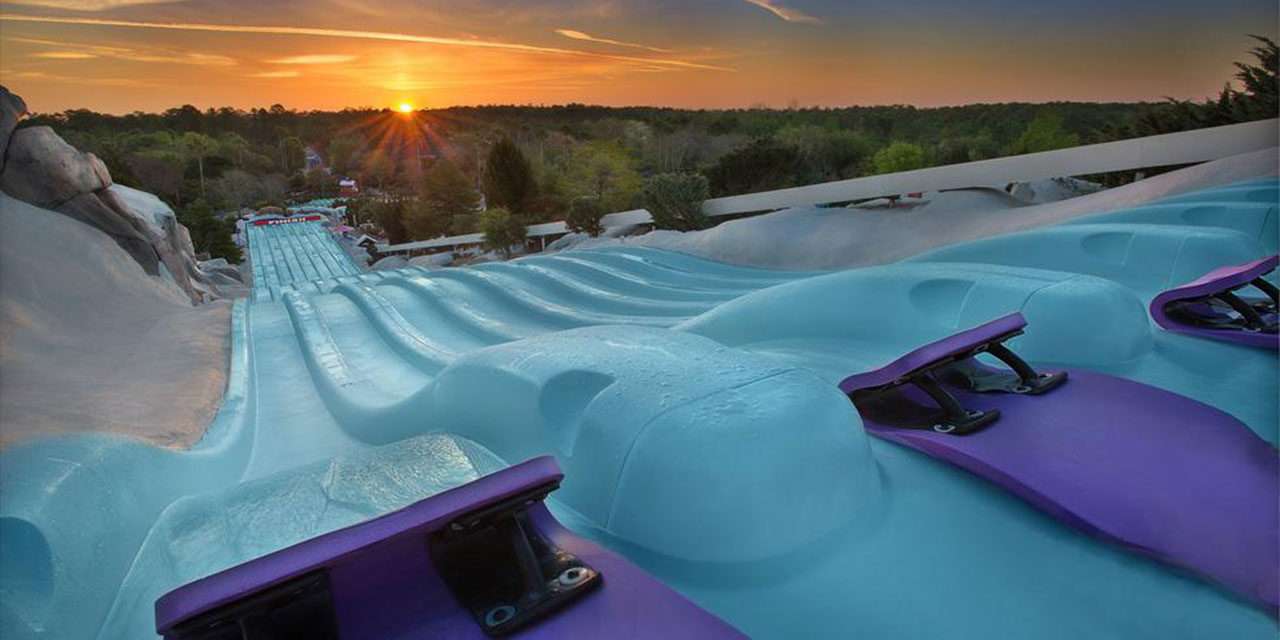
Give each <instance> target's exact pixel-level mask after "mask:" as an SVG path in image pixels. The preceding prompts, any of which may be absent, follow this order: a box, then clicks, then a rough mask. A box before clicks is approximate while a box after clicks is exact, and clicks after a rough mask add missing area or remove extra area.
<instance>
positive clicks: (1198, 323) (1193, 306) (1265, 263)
mask: <svg viewBox="0 0 1280 640" xmlns="http://www.w3.org/2000/svg"><path fill="white" fill-rule="evenodd" d="M1277 260H1278V257H1277V256H1271V257H1270V258H1262V259H1260V260H1254V261H1253V262H1250V263H1247V264H1242V265H1237V266H1232V267H1222V268H1219V269H1214V270H1213V271H1210V272H1209V273H1206V274H1204V275H1203V276H1200V277H1199V278H1198V279H1196V280H1195V281H1193V282H1189V283H1187V284H1184V285H1182V286H1181V287H1178V288H1176V289H1170V290H1168V291H1165V292H1163V293H1161V294H1160V295H1157V296H1156V297H1155V299H1153V300H1152V301H1151V318H1152V319H1154V320H1155V321H1156V324H1158V325H1160V326H1161V327H1164V328H1165V329H1167V330H1169V331H1176V332H1178V333H1185V334H1189V335H1194V336H1200V337H1204V338H1211V339H1214V340H1225V341H1227V342H1235V343H1237V344H1243V345H1248V346H1251V347H1259V348H1263V349H1277V348H1280V334H1277V332H1276V320H1277V317H1276V305H1277V298H1276V296H1277V294H1276V287H1275V285H1273V284H1271V283H1270V282H1267V281H1266V280H1264V279H1263V276H1265V275H1266V274H1268V273H1270V272H1272V271H1274V270H1275V268H1276V263H1277ZM1249 286H1252V287H1255V288H1257V289H1259V290H1260V291H1261V292H1262V293H1263V294H1264V295H1263V297H1262V298H1255V299H1245V298H1241V297H1239V296H1237V295H1236V293H1235V292H1236V291H1237V290H1239V289H1242V288H1245V287H1249Z"/></svg>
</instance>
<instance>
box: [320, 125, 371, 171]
mask: <svg viewBox="0 0 1280 640" xmlns="http://www.w3.org/2000/svg"><path fill="white" fill-rule="evenodd" d="M362 144H363V141H362V140H361V139H360V138H359V137H358V136H355V135H352V134H344V135H340V136H337V137H335V138H333V139H332V140H330V141H329V149H328V152H329V168H330V169H332V170H333V172H334V173H335V174H337V175H340V176H346V175H348V174H350V173H351V170H352V169H354V168H355V166H356V152H357V151H358V150H359V149H360V147H361V146H362Z"/></svg>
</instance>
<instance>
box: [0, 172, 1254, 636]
mask: <svg viewBox="0 0 1280 640" xmlns="http://www.w3.org/2000/svg"><path fill="white" fill-rule="evenodd" d="M1275 193H1276V188H1275V182H1274V181H1270V182H1267V183H1251V184H1248V185H1236V186H1231V187H1227V188H1223V189H1219V190H1213V191H1208V192H1201V193H1197V194H1189V195H1187V196H1182V197H1179V198H1175V199H1172V200H1170V201H1169V202H1167V203H1157V204H1153V205H1150V206H1146V207H1142V208H1139V209H1133V210H1129V211H1122V212H1114V213H1109V214H1102V215H1098V216H1090V217H1088V218H1086V219H1081V220H1080V221H1078V222H1077V223H1072V224H1068V225H1061V226H1057V227H1052V228H1046V229H1040V230H1036V231H1030V232H1024V233H1019V234H1011V235H1008V236H1001V237H997V238H990V239H986V240H981V241H977V242H972V243H967V244H964V245H958V246H955V247H948V248H946V249H942V250H938V251H935V252H933V253H931V254H929V255H925V256H920V257H918V258H916V259H915V260H913V261H911V262H906V263H900V264H894V265H886V266H881V267H874V268H867V269H858V270H850V271H844V272H838V273H830V274H813V273H791V272H772V271H766V270H760V269H750V268H740V267H734V266H730V265H724V264H718V263H713V262H709V261H706V260H702V259H699V258H694V257H691V256H687V255H681V254H675V253H669V252H661V251H655V250H647V249H635V248H625V247H623V248H609V249H600V250H593V251H573V252H569V253H565V254H561V255H554V256H535V257H530V258H526V259H522V260H517V261H514V262H510V263H503V264H490V265H483V266H478V267H474V268H466V269H448V270H434V271H427V270H420V269H414V268H408V269H402V270H399V271H394V272H375V273H361V272H359V271H358V270H357V269H356V267H355V266H354V265H352V264H350V263H349V262H347V258H346V256H345V255H344V254H342V252H341V249H340V248H338V247H337V245H336V244H334V243H333V242H332V240H331V239H329V238H328V237H327V235H326V234H325V232H324V231H323V230H322V229H321V228H320V227H319V226H317V225H311V224H293V225H280V226H278V227H264V228H255V229H254V230H253V231H251V233H250V242H251V244H250V249H251V251H250V253H251V255H252V260H253V266H254V274H255V292H254V296H253V299H252V300H250V301H242V302H241V303H239V304H238V305H237V306H236V308H235V312H234V314H233V321H234V326H233V338H234V344H233V350H232V367H231V376H230V381H229V385H228V389H227V394H226V399H225V401H224V403H223V406H222V408H221V410H220V412H219V414H218V416H217V419H216V421H215V423H214V424H213V425H212V426H211V427H210V429H209V431H208V433H207V434H206V436H205V438H204V439H203V440H202V441H201V442H200V443H199V444H198V445H197V446H196V447H194V448H193V449H191V450H189V451H172V450H165V449H159V448H155V447H151V446H147V445H143V444H140V443H137V442H133V441H129V440H125V439H122V438H115V437H108V436H81V437H65V438H57V439H48V440H41V441H34V442H29V443H26V444H22V445H18V446H14V447H10V448H8V449H6V450H5V451H3V452H0V637H5V638H23V637H49V638H124V637H128V638H138V637H149V636H150V635H154V634H153V631H152V630H151V626H150V625H151V624H152V618H151V616H152V609H151V607H152V604H153V602H154V599H155V598H156V597H157V596H159V595H160V594H161V593H163V592H164V591H166V590H168V589H171V588H173V587H176V586H179V585H180V584H182V583H184V582H187V581H190V580H193V579H196V578H199V577H202V576H203V575H207V574H208V573H211V572H213V571H216V570H218V569H222V568H225V567H228V566H231V565H234V564H236V563H238V562H242V561H245V560H248V559H251V558H253V557H256V556H259V555H262V554H264V553H267V552H270V551H272V550H275V549H278V548H281V547H283V546H287V545H289V544H292V543H294V542H297V541H299V540H302V539H305V538H308V537H311V536H314V535H318V534H320V533H323V532H325V531H329V530H332V529H334V528H337V527H341V526H345V525H347V524H351V523H352V522H355V521H358V520H360V519H363V518H367V517H371V516H373V515H377V514H379V513H382V512H385V511H388V510H391V509H394V508H397V507H399V506H403V505H404V504H406V503H408V502H411V501H413V500H416V499H418V498H420V497H423V496H425V495H429V494H432V493H435V492H438V491H440V490H443V489H446V488H449V487H452V486H456V485H458V484H461V483H463V482H467V481H469V480H471V479H474V478H475V477H478V476H479V475H482V474H484V473H488V472H491V471H493V470H496V469H498V468H501V467H502V466H504V465H506V464H511V463H515V462H519V461H522V460H524V459H527V458H529V457H532V456H535V455H541V454H547V453H549V454H552V455H555V456H556V457H557V459H558V460H559V463H560V465H561V467H562V468H563V469H564V471H565V473H566V479H565V483H564V486H563V488H562V489H561V490H560V491H558V492H557V493H556V494H555V495H554V499H553V500H552V501H551V503H550V504H551V506H552V509H553V511H555V513H556V514H557V515H558V516H559V517H560V518H561V520H562V521H563V522H565V523H566V524H567V525H568V526H570V527H571V528H573V529H575V530H576V531H578V532H579V533H581V534H583V535H586V536H589V537H591V538H594V539H596V540H598V541H601V542H602V543H604V544H606V545H607V546H609V547H611V548H613V549H615V550H617V551H619V552H621V553H623V554H625V555H627V556H628V557H630V558H631V559H632V560H633V561H635V562H637V563H638V564H640V565H641V566H643V567H644V568H646V569H648V570H649V571H651V572H652V573H653V574H655V575H656V576H657V577H659V578H660V579H662V580H664V581H665V582H667V583H668V584H671V585H672V586H674V587H675V588H677V589H678V590H680V591H681V592H682V593H684V594H686V595H688V596H689V597H691V598H693V599H694V600H695V601H696V602H698V603H699V604H701V605H702V606H704V607H706V608H708V609H709V610H711V611H712V612H714V613H716V614H717V615H719V616H721V617H723V618H724V619H725V620H727V621H729V622H730V623H731V624H734V625H735V626H737V627H739V628H740V629H742V630H743V631H744V632H746V633H748V634H749V635H751V636H753V637H761V638H790V637H818V636H855V635H856V636H865V637H954V638H979V637H1036V638H1078V637H1091V638H1097V637H1104V638H1105V637H1115V638H1128V637H1135V636H1139V637H1148V636H1150V637H1161V638H1200V637H1232V638H1273V637H1274V636H1275V633H1276V622H1275V621H1274V620H1273V619H1272V618H1270V617H1269V616H1268V614H1267V613H1266V612H1264V611H1262V610H1260V609H1258V608H1255V607H1253V606H1252V605H1250V604H1248V603H1245V602H1243V601H1241V600H1238V599H1236V598H1235V597H1234V596H1232V595H1231V594H1229V593H1228V592H1226V591H1224V590H1221V589H1219V588H1218V587H1216V586H1214V585H1211V584H1208V583H1206V582H1203V581H1201V580H1199V579H1197V578H1195V577H1192V576H1190V575H1187V574H1183V573H1179V572H1177V571H1174V570H1171V569H1169V568H1167V567H1165V566H1163V565H1159V564H1156V563H1155V562H1152V561H1149V560H1146V559H1144V558H1141V557H1138V556H1135V555H1132V554H1130V553H1128V552H1127V551H1126V550H1124V549H1120V548H1117V547H1114V546H1111V545H1108V544H1106V543H1103V542H1099V541H1098V540H1095V539H1092V538H1089V537H1086V536H1084V535H1081V534H1079V533H1077V532H1076V531H1074V530H1072V529H1069V528H1067V527H1066V526H1064V525H1062V524H1060V523H1058V522H1057V521H1054V520H1052V519H1050V518H1049V517H1047V516H1045V515H1043V514H1041V513H1040V512H1038V511H1035V510H1034V509H1032V508H1031V507H1029V506H1027V505H1026V504H1024V503H1023V502H1021V501H1019V500H1018V499H1016V498H1014V497H1012V496H1010V495H1009V494H1007V493H1005V492H1004V491H1002V490H1001V489H999V488H997V487H995V486H993V485H991V484H989V483H987V482H985V481H982V480H980V479H978V478H975V477H973V476H971V475H968V474H966V473H964V472H962V471H960V470H957V469H955V468H953V467H951V466H948V465H946V464H943V463H940V462H938V461H936V460H933V459H930V458H928V457H926V456H924V455H921V454H919V453H917V452H914V451H910V450H906V449H904V448H901V447H898V446H896V445H893V444H891V443H887V442H884V441H880V440H874V439H871V438H869V437H867V435H866V434H864V432H863V430H862V428H861V422H860V420H859V418H858V414H857V412H856V411H855V410H854V408H853V406H852V405H851V404H850V402H849V401H848V399H847V398H846V397H845V396H844V395H843V394H841V393H840V391H839V390H838V389H837V388H836V386H835V383H836V382H837V381H838V380H839V379H841V378H843V377H844V376H847V375H849V374H851V373H856V372H859V371H864V370H867V369H870V368H873V367H878V366H880V365H882V364H884V363H886V362H888V361H890V360H892V359H893V358H895V357H897V356H898V355H901V354H902V353H904V352H905V351H908V350H910V349H911V348H913V347H915V346H917V345H919V344H921V343H924V342H928V341H931V340H935V339H938V338H940V337H943V336H945V335H948V334H950V333H952V332H954V331H956V330H958V329H963V328H967V327H969V326H973V325H976V324H979V323H981V322H984V321H987V320H990V319H992V318H995V317H997V316H1000V315H1003V314H1006V313H1009V312H1013V311H1021V312H1022V313H1023V314H1024V315H1025V316H1026V318H1027V320H1028V321H1029V330H1028V332H1027V334H1026V335H1025V336H1023V337H1021V338H1018V339H1017V340H1015V341H1014V342H1013V343H1012V346H1013V347H1014V348H1015V349H1016V350H1018V351H1019V352H1020V353H1021V354H1022V355H1024V356H1025V357H1027V358H1028V359H1029V360H1031V361H1032V362H1034V363H1037V364H1040V365H1047V366H1054V365H1063V366H1072V367H1083V368H1091V369H1096V370H1100V371H1103V372H1107V373H1111V374H1113V375H1118V376H1121V377H1125V378H1130V379H1134V380H1137V381H1140V382H1144V383H1146V384H1151V385H1154V386H1158V387H1162V388H1166V389H1170V390H1172V391H1175V392H1177V393H1181V394H1183V395H1186V396H1189V397H1192V398H1195V399H1197V400H1200V401H1203V402H1206V403H1209V404H1212V405H1214V406H1217V407H1219V408H1221V409H1223V410H1225V411H1227V412H1229V413H1231V414H1232V415H1234V416H1236V417H1237V418H1239V419H1240V420H1241V421H1242V422H1244V423H1245V424H1246V425H1247V426H1248V427H1249V428H1250V429H1252V430H1254V431H1255V432H1257V433H1258V434H1259V435H1261V436H1262V437H1263V438H1265V439H1267V440H1268V441H1270V442H1271V443H1273V444H1274V443H1275V442H1276V441H1277V409H1276V403H1275V397H1276V396H1275V392H1276V389H1277V366H1276V361H1275V358H1274V354H1267V353H1261V352H1257V351H1251V350H1249V349H1246V348H1243V347H1238V346H1234V345H1230V344H1223V343H1215V342H1211V341H1206V340H1200V339H1196V338H1192V337H1187V336H1180V335H1174V334H1169V333H1166V332H1162V331H1159V330H1158V329H1157V328H1156V327H1154V325H1153V324H1152V323H1151V322H1150V319H1149V318H1148V317H1147V312H1146V306H1145V305H1146V303H1147V302H1148V301H1149V300H1150V297H1151V296H1153V295H1154V294H1155V293H1156V292H1157V291H1159V290H1161V289H1163V288H1167V287H1170V286H1174V285H1176V284H1180V283H1181V282H1185V281H1187V280H1191V279H1194V278H1195V277H1197V276H1198V275H1200V274H1201V273H1203V272H1205V271H1208V270H1210V269H1212V268H1214V267H1216V266H1221V265H1222V264H1230V263H1237V262H1243V261H1246V260H1250V259H1253V258H1256V257H1259V256H1261V255H1264V254H1265V253H1267V252H1273V251H1274V250H1275V245H1276V238H1275V235H1276V233H1275V217H1276V203H1275V202H1274V195H1275ZM1258 194H1263V195H1258ZM1266 194H1271V195H1270V196H1269V197H1270V198H1272V199H1271V200H1266V199H1265V197H1264V196H1266ZM1268 234H1269V235H1268ZM330 245H332V246H330ZM1135 481H1138V480H1135ZM1170 526H1173V525H1170ZM606 580H607V577H606Z"/></svg>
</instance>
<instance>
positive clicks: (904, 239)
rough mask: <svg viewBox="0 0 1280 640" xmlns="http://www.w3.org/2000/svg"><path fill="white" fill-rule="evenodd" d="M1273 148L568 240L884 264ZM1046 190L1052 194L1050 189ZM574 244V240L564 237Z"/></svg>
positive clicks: (1167, 184) (1133, 198)
mask: <svg viewBox="0 0 1280 640" xmlns="http://www.w3.org/2000/svg"><path fill="white" fill-rule="evenodd" d="M1277 152H1278V150H1277V149H1275V148H1272V149H1267V150H1263V151H1257V152H1254V153H1247V154H1242V155H1238V156H1232V157H1230V158H1224V159H1222V160H1216V161H1213V162H1207V163H1204V164H1200V165H1196V166H1193V167H1188V168H1186V169H1182V170H1179V171H1174V172H1170V173H1166V174H1162V175H1158V176H1155V177H1152V178H1148V179H1146V180H1141V181H1139V182H1135V183H1132V184H1129V185H1125V186H1122V187H1116V188H1114V189H1107V190H1105V191H1099V192H1097V193H1092V194H1089V195H1084V196H1080V197H1076V198H1070V199H1067V200H1060V201H1057V202H1048V203H1044V204H1033V205H1025V204H1024V203H1023V201H1021V200H1019V199H1018V198H1015V197H1014V196H1011V195H1009V194H1007V193H1004V192H1003V191H1001V190H999V189H966V190H961V191H946V192H941V193H932V194H927V197H926V200H927V202H925V203H923V204H914V203H915V202H919V201H916V200H914V199H904V200H902V201H901V202H900V203H899V204H898V205H896V206H889V205H887V204H884V203H883V201H879V203H869V204H868V205H863V206H859V207H854V208H848V209H845V208H829V209H821V208H817V207H796V208H792V209H784V210H782V211H777V212H774V213H770V214H766V215H761V216H755V217H751V218H743V219H740V220H731V221H729V222H725V223H723V224H720V225H718V226H716V227H713V228H711V229H707V230H704V231H691V232H679V231H665V230H659V231H653V232H650V233H647V234H644V235H641V236H635V237H626V238H584V237H581V236H577V237H574V238H573V239H572V240H567V241H566V242H564V243H563V244H562V245H559V246H563V247H564V248H566V249H568V248H574V247H581V248H590V247H598V246H604V245H616V244H625V245H628V246H646V247H653V248H657V249H668V250H672V251H679V252H683V253H688V254H692V255H695V256H700V257H704V258H709V259H712V260H717V261H720V262H727V263H730V264H738V265H744V266H754V267H766V268H774V269H793V270H810V269H841V268H848V267H859V266H868V265H875V264H885V263H888V262H894V261H897V260H901V259H904V258H908V257H911V256H914V255H917V254H920V253H923V252H925V251H929V250H931V249H936V248H938V247H941V246H945V245H949V244H953V243H957V242H964V241H967V240H975V239H978V238H986V237H991V236H996V235H1001V234H1005V233H1013V232H1015V231H1022V230H1026V229H1032V228H1036V227H1042V226H1047V225H1051V224H1056V223H1059V222H1065V221H1067V220H1071V219H1073V218H1077V217H1081V216H1085V215H1089V214H1094V213H1102V212H1106V211H1115V210H1118V209H1123V208H1126V207H1133V206H1138V205H1141V204H1145V203H1148V202H1151V201H1153V200H1158V199H1160V198H1163V197H1166V196H1171V195H1175V194H1179V193H1185V192H1188V191H1194V190H1197V189H1203V188H1207V187H1214V186H1221V185H1226V184H1230V183H1232V182H1238V181H1241V180H1248V179H1251V178H1259V177H1266V176H1275V175H1277V174H1278V173H1280V170H1278V169H1277V164H1276V162H1277V160H1276V159H1277ZM1043 197H1049V196H1048V195H1045V196H1043ZM566 245H567V246H566Z"/></svg>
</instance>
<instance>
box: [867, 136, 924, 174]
mask: <svg viewBox="0 0 1280 640" xmlns="http://www.w3.org/2000/svg"><path fill="white" fill-rule="evenodd" d="M871 164H872V166H873V167H875V171H876V173H897V172H899V171H911V170H913V169H920V168H923V167H924V149H923V148H921V147H920V145H918V144H911V143H910V142H895V143H893V144H891V145H889V146H887V147H885V148H883V149H881V150H879V151H877V152H876V155H875V156H873V157H872V158H871Z"/></svg>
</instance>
